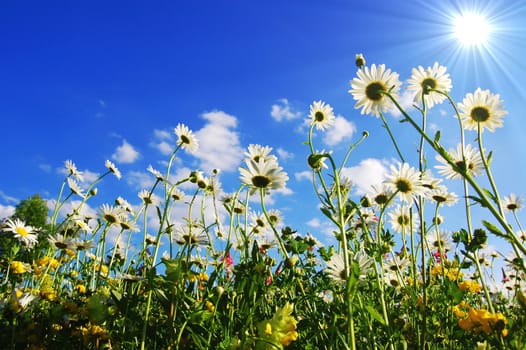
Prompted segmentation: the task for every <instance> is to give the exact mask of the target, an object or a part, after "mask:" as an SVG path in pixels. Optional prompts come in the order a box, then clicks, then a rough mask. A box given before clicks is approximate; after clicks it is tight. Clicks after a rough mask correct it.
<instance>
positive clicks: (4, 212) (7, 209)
mask: <svg viewBox="0 0 526 350" xmlns="http://www.w3.org/2000/svg"><path fill="white" fill-rule="evenodd" d="M14 213H15V207H14V206H12V205H2V204H0V220H2V219H5V218H8V217H10V216H11V215H13V214H14Z"/></svg>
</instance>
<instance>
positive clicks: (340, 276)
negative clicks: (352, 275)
mask: <svg viewBox="0 0 526 350" xmlns="http://www.w3.org/2000/svg"><path fill="white" fill-rule="evenodd" d="M325 273H326V274H328V275H329V277H331V278H332V279H333V280H335V281H337V282H345V281H346V280H347V277H348V276H347V274H346V272H345V261H344V260H343V256H342V254H333V255H332V256H331V258H330V260H329V261H327V267H326V269H325Z"/></svg>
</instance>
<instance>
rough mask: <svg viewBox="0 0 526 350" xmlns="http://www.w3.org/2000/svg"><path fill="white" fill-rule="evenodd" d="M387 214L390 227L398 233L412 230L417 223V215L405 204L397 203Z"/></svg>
mask: <svg viewBox="0 0 526 350" xmlns="http://www.w3.org/2000/svg"><path fill="white" fill-rule="evenodd" d="M387 215H388V216H389V223H390V224H391V227H392V228H393V230H394V231H396V232H399V233H409V232H412V231H413V230H414V229H415V228H416V225H417V223H418V221H417V216H416V215H414V214H412V213H411V210H410V207H409V206H407V205H397V206H396V207H395V208H394V209H393V210H391V211H390V212H389V213H388V214H387Z"/></svg>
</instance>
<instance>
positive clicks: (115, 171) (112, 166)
mask: <svg viewBox="0 0 526 350" xmlns="http://www.w3.org/2000/svg"><path fill="white" fill-rule="evenodd" d="M104 166H105V167H106V168H108V170H109V171H110V172H112V173H113V175H115V177H116V178H117V179H118V180H120V179H121V177H122V175H121V172H120V170H119V169H117V167H116V166H115V164H113V162H112V161H110V160H106V162H105V163H104Z"/></svg>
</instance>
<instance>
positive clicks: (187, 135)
mask: <svg viewBox="0 0 526 350" xmlns="http://www.w3.org/2000/svg"><path fill="white" fill-rule="evenodd" d="M174 132H175V134H176V135H177V137H178V139H177V145H178V146H181V147H182V148H183V149H185V150H187V151H188V152H190V153H194V152H196V151H197V150H198V149H199V142H198V141H197V138H196V137H195V135H194V133H193V132H192V131H191V130H190V129H189V128H188V127H187V126H186V125H184V124H181V123H179V124H177V126H176V127H175V129H174Z"/></svg>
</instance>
